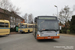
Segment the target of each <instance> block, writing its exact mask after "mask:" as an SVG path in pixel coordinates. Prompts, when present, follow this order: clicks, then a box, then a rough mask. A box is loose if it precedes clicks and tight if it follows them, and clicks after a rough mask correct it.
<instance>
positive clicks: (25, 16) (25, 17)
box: [23, 13, 27, 23]
mask: <svg viewBox="0 0 75 50" xmlns="http://www.w3.org/2000/svg"><path fill="white" fill-rule="evenodd" d="M23 19H24V20H25V22H26V23H27V13H26V14H25V15H24V16H23Z"/></svg>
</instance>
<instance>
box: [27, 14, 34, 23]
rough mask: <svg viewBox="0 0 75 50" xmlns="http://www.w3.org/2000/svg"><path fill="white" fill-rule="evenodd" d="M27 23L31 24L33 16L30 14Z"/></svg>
mask: <svg viewBox="0 0 75 50" xmlns="http://www.w3.org/2000/svg"><path fill="white" fill-rule="evenodd" d="M28 23H33V15H32V14H29V15H28Z"/></svg>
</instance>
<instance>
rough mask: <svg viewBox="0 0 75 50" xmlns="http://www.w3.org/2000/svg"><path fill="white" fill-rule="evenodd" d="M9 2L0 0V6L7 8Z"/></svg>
mask: <svg viewBox="0 0 75 50" xmlns="http://www.w3.org/2000/svg"><path fill="white" fill-rule="evenodd" d="M9 6H10V2H9V0H0V8H2V9H5V10H9Z"/></svg>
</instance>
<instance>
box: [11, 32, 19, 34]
mask: <svg viewBox="0 0 75 50" xmlns="http://www.w3.org/2000/svg"><path fill="white" fill-rule="evenodd" d="M10 34H18V32H10Z"/></svg>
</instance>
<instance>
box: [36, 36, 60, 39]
mask: <svg viewBox="0 0 75 50" xmlns="http://www.w3.org/2000/svg"><path fill="white" fill-rule="evenodd" d="M59 38H60V36H48V37H37V39H59Z"/></svg>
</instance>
